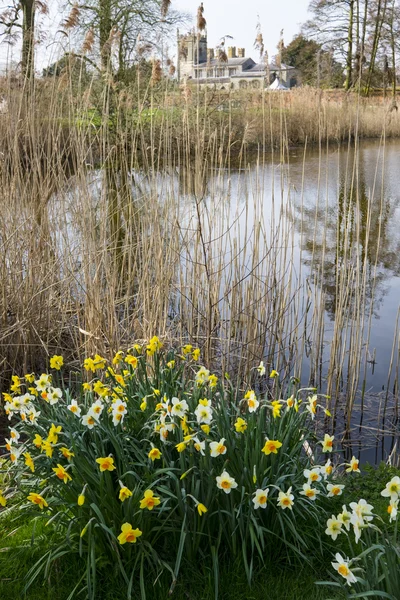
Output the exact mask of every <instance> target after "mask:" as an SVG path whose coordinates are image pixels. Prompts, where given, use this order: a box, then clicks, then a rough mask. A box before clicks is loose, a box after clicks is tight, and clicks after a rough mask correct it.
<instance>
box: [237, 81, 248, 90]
mask: <svg viewBox="0 0 400 600" xmlns="http://www.w3.org/2000/svg"><path fill="white" fill-rule="evenodd" d="M239 87H240V89H241V90H245V89H246V88H247V81H246V80H245V79H241V80H240V81H239Z"/></svg>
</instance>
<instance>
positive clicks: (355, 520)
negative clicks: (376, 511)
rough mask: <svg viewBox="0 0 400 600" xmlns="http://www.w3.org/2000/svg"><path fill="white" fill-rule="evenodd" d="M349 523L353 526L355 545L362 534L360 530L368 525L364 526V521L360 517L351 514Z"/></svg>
mask: <svg viewBox="0 0 400 600" xmlns="http://www.w3.org/2000/svg"><path fill="white" fill-rule="evenodd" d="M350 523H351V524H352V525H353V531H354V536H355V540H356V544H358V542H359V539H360V537H361V534H362V530H363V529H366V528H367V527H368V525H366V523H365V521H364V520H363V518H362V517H360V516H359V515H357V514H356V513H354V512H353V514H352V515H351V519H350Z"/></svg>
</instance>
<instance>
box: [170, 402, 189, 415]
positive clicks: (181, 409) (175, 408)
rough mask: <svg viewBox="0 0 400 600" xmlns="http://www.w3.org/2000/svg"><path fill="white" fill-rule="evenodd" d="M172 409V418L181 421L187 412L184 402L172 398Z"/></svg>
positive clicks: (187, 408) (187, 407)
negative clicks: (178, 418) (177, 418)
mask: <svg viewBox="0 0 400 600" xmlns="http://www.w3.org/2000/svg"><path fill="white" fill-rule="evenodd" d="M171 402H172V409H171V415H172V416H173V417H180V418H181V419H183V417H184V416H185V413H186V412H187V411H188V410H189V406H188V403H187V402H186V400H179V398H172V400H171Z"/></svg>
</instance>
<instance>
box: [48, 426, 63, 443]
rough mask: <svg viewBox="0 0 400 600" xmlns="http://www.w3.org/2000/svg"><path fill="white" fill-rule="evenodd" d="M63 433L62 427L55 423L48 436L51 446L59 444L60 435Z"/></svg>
mask: <svg viewBox="0 0 400 600" xmlns="http://www.w3.org/2000/svg"><path fill="white" fill-rule="evenodd" d="M61 431H62V427H61V425H59V426H58V427H56V426H55V425H54V423H52V424H51V427H50V430H49V434H48V436H47V441H48V442H49V443H50V444H57V442H58V434H59V433H60V432H61Z"/></svg>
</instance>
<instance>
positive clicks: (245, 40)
mask: <svg viewBox="0 0 400 600" xmlns="http://www.w3.org/2000/svg"><path fill="white" fill-rule="evenodd" d="M199 4H200V1H199V0H172V6H173V7H174V8H176V9H178V10H182V11H184V12H187V13H191V14H192V15H193V25H195V23H196V13H197V7H198V6H199ZM203 4H204V13H203V15H204V17H205V19H206V21H207V37H208V45H209V47H214V46H216V45H217V44H218V43H219V41H220V38H221V37H222V36H225V35H231V36H232V37H233V38H234V39H233V40H227V42H226V46H236V47H239V48H245V49H246V56H251V57H253V58H254V59H255V60H257V59H258V58H259V56H258V52H257V51H256V50H254V47H253V46H254V39H255V37H256V25H257V16H259V18H260V23H261V31H262V33H263V38H264V44H265V47H266V49H267V50H268V54H269V56H270V57H272V56H273V55H274V54H277V49H276V46H277V44H278V41H279V33H280V31H281V29H283V38H284V41H285V44H286V45H287V44H288V43H289V42H290V41H291V40H292V38H293V37H294V36H295V35H296V34H297V33H299V30H300V26H301V24H302V23H304V22H305V21H306V20H307V19H308V18H309V15H308V12H307V8H308V5H309V0H203ZM182 33H184V29H182Z"/></svg>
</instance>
